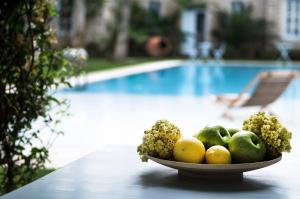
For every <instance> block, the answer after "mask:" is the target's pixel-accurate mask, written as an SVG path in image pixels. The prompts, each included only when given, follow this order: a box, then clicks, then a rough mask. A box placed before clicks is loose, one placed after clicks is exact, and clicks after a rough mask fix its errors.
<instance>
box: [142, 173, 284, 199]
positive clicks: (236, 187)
mask: <svg viewBox="0 0 300 199" xmlns="http://www.w3.org/2000/svg"><path fill="white" fill-rule="evenodd" d="M140 177H141V179H140V180H141V184H142V185H143V186H149V187H155V186H158V187H166V188H174V189H183V190H191V191H204V192H224V193H225V192H253V191H267V190H270V189H272V187H273V185H272V184H267V183H265V182H261V181H258V180H254V179H249V178H247V177H244V179H237V180H218V181H217V180H208V179H197V178H188V177H183V176H178V175H177V173H170V172H164V171H157V170H156V171H150V172H146V173H143V174H142V175H141V176H140ZM272 198H281V197H280V195H278V196H277V195H276V193H272Z"/></svg>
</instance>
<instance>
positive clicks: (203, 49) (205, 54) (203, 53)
mask: <svg viewBox="0 0 300 199" xmlns="http://www.w3.org/2000/svg"><path fill="white" fill-rule="evenodd" d="M210 49H211V43H210V42H208V41H205V42H200V44H199V56H200V58H201V59H204V60H207V59H208V58H209V57H210Z"/></svg>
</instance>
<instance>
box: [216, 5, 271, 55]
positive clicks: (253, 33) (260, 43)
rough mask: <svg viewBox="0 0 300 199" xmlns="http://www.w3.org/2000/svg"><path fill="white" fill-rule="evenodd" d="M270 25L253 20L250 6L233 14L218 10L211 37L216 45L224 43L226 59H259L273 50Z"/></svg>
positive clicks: (262, 20) (259, 20)
mask: <svg viewBox="0 0 300 199" xmlns="http://www.w3.org/2000/svg"><path fill="white" fill-rule="evenodd" d="M271 25H272V24H270V23H269V22H267V21H266V20H264V19H257V18H253V16H252V8H251V6H248V7H246V8H244V10H243V11H241V12H234V13H228V12H227V11H223V10H220V11H218V12H217V13H216V27H215V29H213V31H212V36H213V37H214V39H215V40H216V41H217V43H219V44H220V43H223V42H224V43H226V45H227V49H226V51H227V54H226V55H227V57H230V58H236V57H239V58H260V57H262V56H263V55H262V54H264V52H270V51H271V50H272V49H273V48H274V46H273V45H272V41H273V39H274V38H275V35H273V34H272V33H271V32H270V26H271Z"/></svg>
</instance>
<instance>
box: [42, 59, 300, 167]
mask: <svg viewBox="0 0 300 199" xmlns="http://www.w3.org/2000/svg"><path fill="white" fill-rule="evenodd" d="M181 63H183V61H182V60H170V61H162V62H154V63H147V64H139V66H128V67H122V68H120V69H114V70H109V71H103V72H96V73H91V74H88V76H87V77H86V78H87V80H88V82H93V81H99V80H105V79H110V78H116V77H121V76H126V75H130V74H136V73H141V72H148V71H154V70H159V69H163V68H170V67H174V66H176V65H180V64H181ZM226 64H228V63H226ZM267 64H270V63H267ZM250 65H251V63H250ZM72 81H77V80H72ZM73 83H75V82H73ZM57 96H58V97H59V98H66V99H69V100H70V102H71V106H70V109H69V113H70V116H69V117H66V118H64V119H63V123H62V124H61V126H59V127H61V130H63V131H64V132H65V134H64V136H60V137H58V138H57V139H56V141H55V142H54V144H53V146H52V148H51V149H50V160H51V163H49V165H48V166H50V167H61V166H64V165H66V164H67V163H69V162H72V161H74V160H76V159H78V158H80V157H82V156H84V155H86V154H88V153H90V152H92V151H95V150H96V149H99V148H103V147H105V146H106V145H111V144H117V145H118V144H122V145H134V146H137V145H138V144H139V143H140V142H141V141H142V136H143V132H144V130H146V129H149V128H151V126H152V125H153V124H154V123H155V121H157V120H158V119H168V120H170V121H171V122H173V123H174V124H176V125H177V126H178V127H179V128H180V129H181V131H182V133H183V134H184V135H193V134H195V133H196V132H198V131H199V130H200V129H201V128H203V127H204V126H205V125H207V124H222V125H225V126H227V127H237V128H241V127H242V121H243V120H244V119H246V118H247V117H248V116H249V115H251V114H253V113H255V112H257V111H258V110H259V109H258V108H257V107H253V108H243V109H235V110H233V111H232V116H233V118H234V120H228V119H224V118H222V117H221V114H222V113H223V111H224V110H225V106H223V105H221V104H217V103H216V102H215V101H214V99H213V97H212V96H207V97H177V96H142V95H141V96H140V95H120V94H100V93H58V94H57ZM270 108H271V110H272V111H273V112H274V113H275V114H277V115H279V116H280V119H281V120H282V123H283V124H284V125H285V126H287V127H288V128H289V129H290V130H291V131H292V132H294V133H297V132H298V131H300V124H299V123H298V120H297V118H300V111H297V110H298V109H299V108H300V100H289V101H287V100H284V99H282V98H281V99H279V100H278V101H276V102H275V103H273V104H272V105H271V106H270ZM296 142H299V141H296V140H293V142H292V144H295V143H296Z"/></svg>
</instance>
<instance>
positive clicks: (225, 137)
mask: <svg viewBox="0 0 300 199" xmlns="http://www.w3.org/2000/svg"><path fill="white" fill-rule="evenodd" d="M195 137H196V138H198V139H199V140H200V141H201V142H202V143H203V144H204V145H205V147H206V149H208V148H209V147H211V146H215V145H221V146H225V147H226V146H227V145H228V142H229V140H230V138H231V136H230V134H229V132H228V131H227V130H226V129H225V128H224V127H223V126H211V127H205V128H204V129H202V130H201V131H200V132H199V133H198V134H196V135H195Z"/></svg>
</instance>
